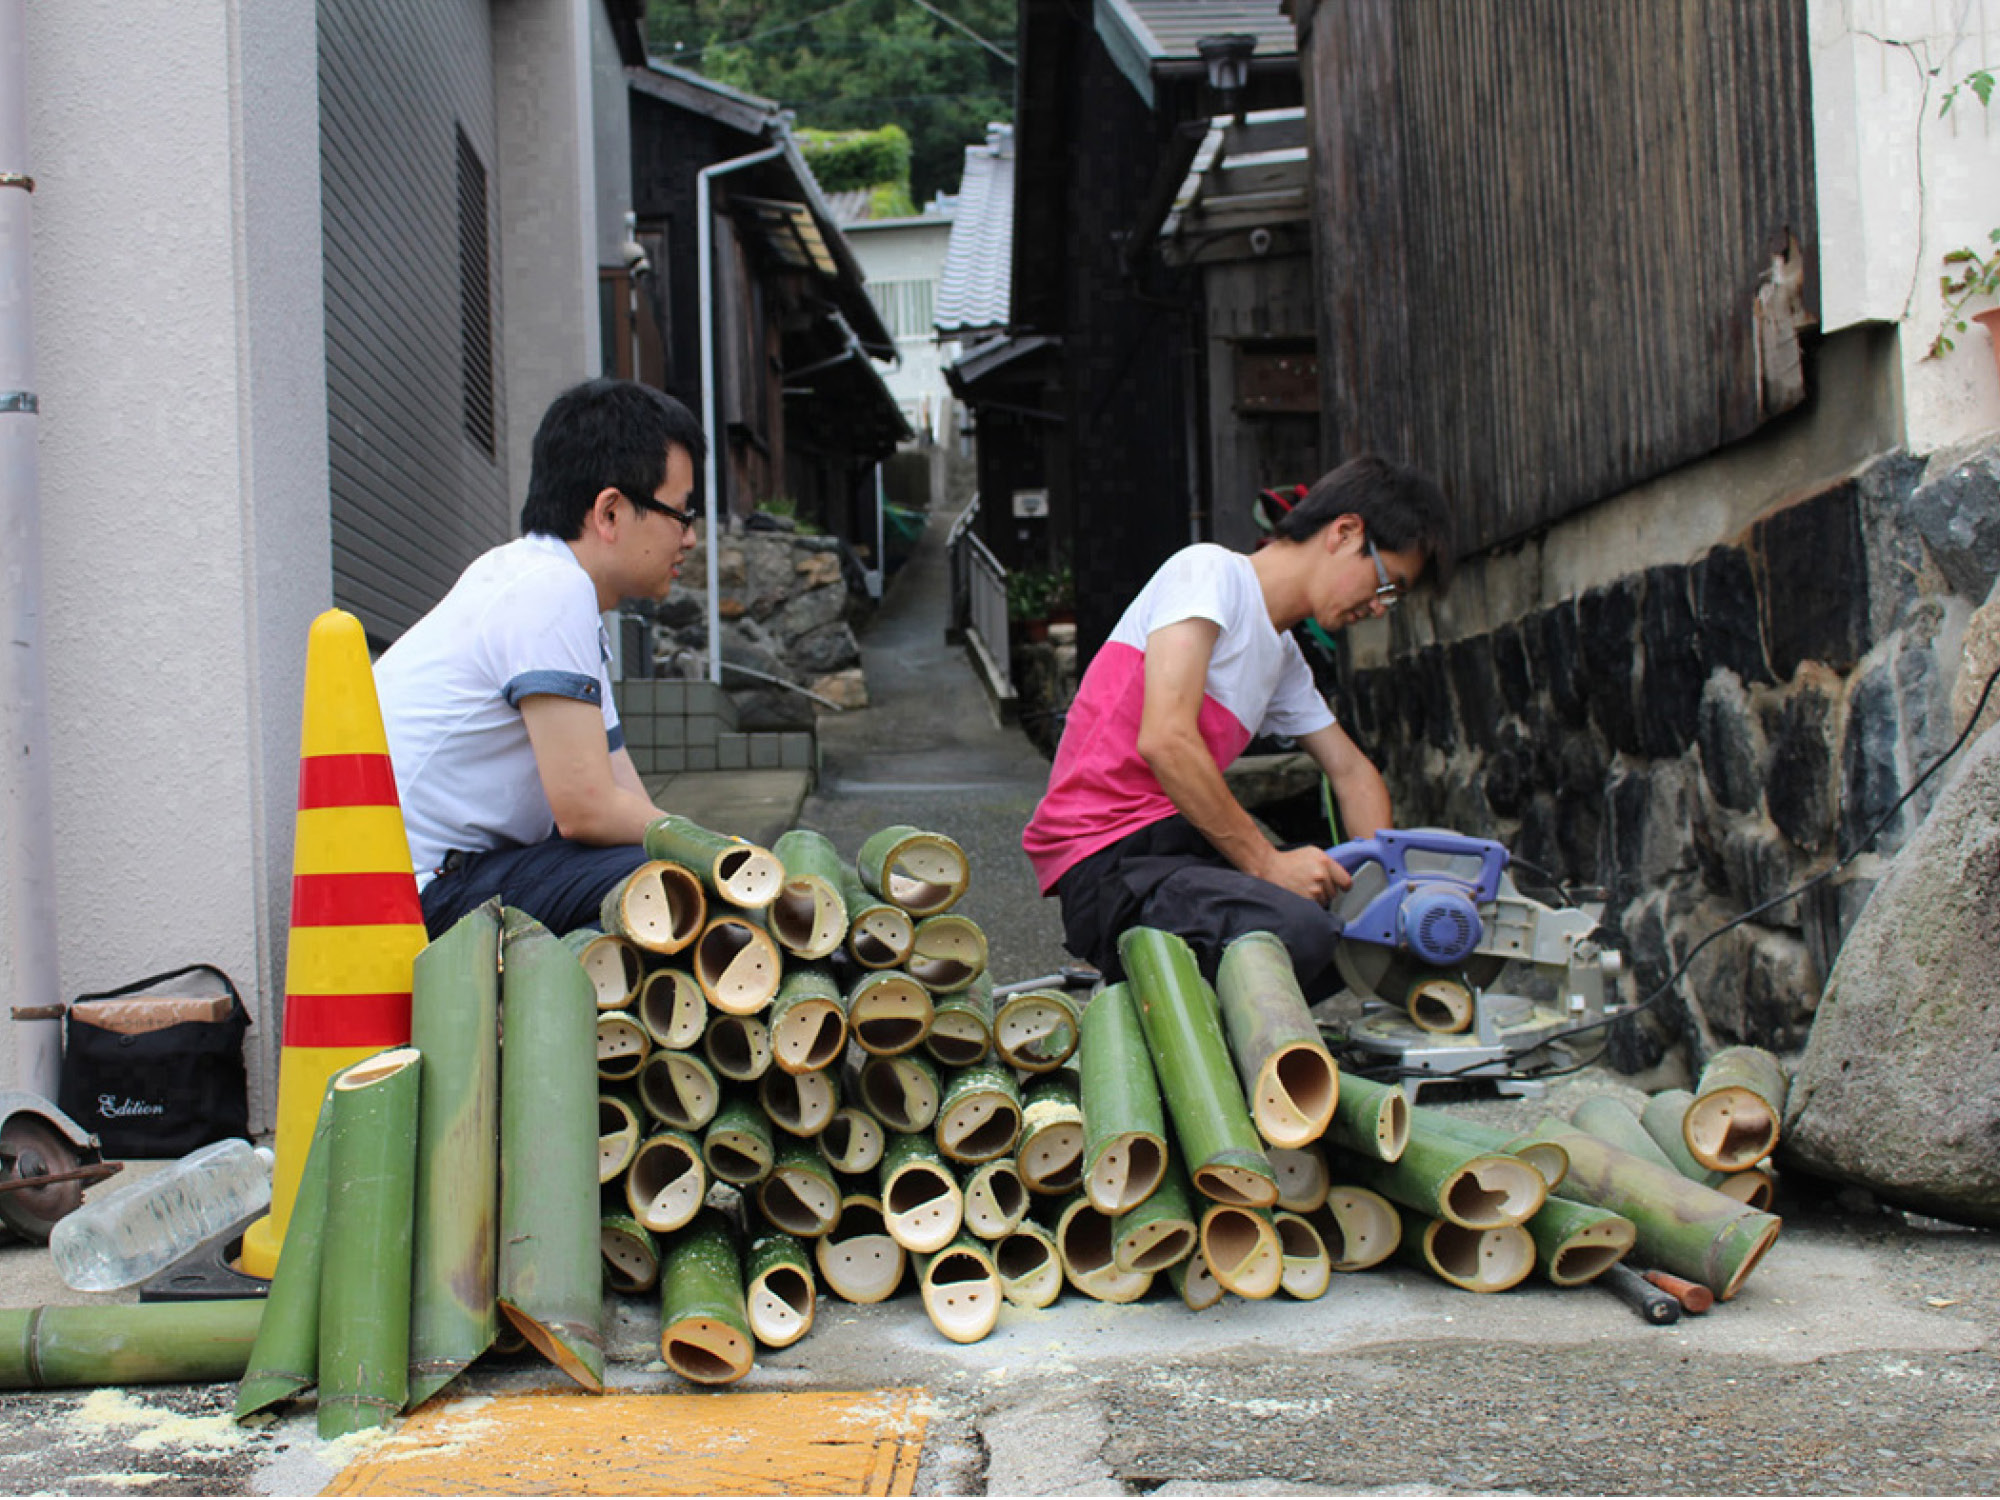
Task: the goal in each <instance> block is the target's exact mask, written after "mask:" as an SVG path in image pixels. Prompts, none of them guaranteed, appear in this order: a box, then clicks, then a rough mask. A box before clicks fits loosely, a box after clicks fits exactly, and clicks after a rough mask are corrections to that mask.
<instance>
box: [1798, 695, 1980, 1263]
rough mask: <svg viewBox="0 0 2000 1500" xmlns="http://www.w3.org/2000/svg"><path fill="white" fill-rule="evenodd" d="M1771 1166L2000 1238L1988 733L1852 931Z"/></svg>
mask: <svg viewBox="0 0 2000 1500" xmlns="http://www.w3.org/2000/svg"><path fill="white" fill-rule="evenodd" d="M1783 1140H1784V1144H1783V1147H1782V1155H1783V1157H1784V1158H1785V1159H1786V1160H1789V1161H1790V1162H1792V1163H1794V1164H1796V1165H1798V1166H1801V1167H1803V1168H1805V1169H1807V1170H1809V1171H1812V1172H1815V1173H1818V1174H1820V1175H1822V1176H1826V1177H1830V1178H1834V1179H1837V1180H1840V1181H1844V1182H1851V1183H1856V1184H1859V1185H1860V1186H1862V1187H1865V1188H1867V1189H1869V1190H1870V1191H1871V1192H1873V1193H1874V1194H1875V1195H1876V1196H1877V1197H1879V1198H1881V1199H1883V1200H1884V1201H1885V1202H1889V1203H1894V1204H1898V1205H1900V1206H1902V1207H1905V1208H1913V1209H1917V1210H1919V1211H1921V1212H1923V1213H1927V1214H1932V1215H1935V1216H1937V1217H1939V1218H1946V1219H1953V1220H1957V1221H1959V1222H1961V1223H1967V1224H1987V1225H1996V1226H2000V728H1994V729H1989V730H1987V731H1986V733H1985V734H1983V735H1982V736H1981V737H1980V738H1979V739H1978V740H1977V741H1975V742H1974V743H1973V746H1972V748H1971V749H1970V750H1969V751H1967V752H1966V758H1965V760H1964V761H1963V762H1962V763H1961V764H1960V765H1959V766H1958V767H1957V769H1956V771H1955V773H1954V774H1953V776H1952V778H1951V781H1950V783H1949V784H1948V785H1947V786H1946V788H1945V789H1944V791H1943V792H1942V793H1941V794H1940V795H1939V797H1938V800H1937V804H1936V805H1935V806H1934V807H1933V808H1932V809H1931V812H1930V815H1929V817H1927V818H1926V819H1925V820H1924V822H1923V824H1922V826H1921V827H1920V828H1919V829H1918V830H1917V832H1916V835H1915V837H1913V838H1912V839H1911V840H1910V842H1909V843H1908V844H1907V845H1906V846H1905V847H1904V849H1903V850H1902V852H1901V853H1900V854H1899V855H1898V856H1897V857H1896V860H1895V863H1894V864H1893V865H1891V866H1890V868H1889V871H1888V873H1887V875H1886V876H1885V877H1884V878H1883V880H1882V882H1881V884H1880V885H1878V886H1877V887H1876V888H1875V892H1874V894H1873V895H1872V896H1871V897H1870V898H1869V901H1868V905H1867V906H1866V907H1865V908H1864V909H1863V910H1862V912H1861V915H1860V917H1859V918H1858V919H1857V920H1856V921H1855V924H1854V929H1853V931H1852V932H1850V933H1849V934H1848V937H1847V941H1846V943H1845V944H1844V945H1843V946H1842V948H1841V950H1840V956H1839V958H1838V959H1837V960H1836V961H1835V963H1834V966H1833V973H1832V975H1831V976H1830V977H1829V978H1828V980H1827V985H1826V992H1825V994H1824V995H1823V996H1822V998H1821V1000H1820V1004H1819V1012H1818V1015H1817V1017H1816V1019H1815V1020H1814V1022H1813V1028H1812V1034H1811V1036H1810V1037H1809V1038H1808V1040H1807V1043H1806V1049H1805V1054H1804V1056H1803V1058H1802V1059H1801V1061H1800V1063H1799V1067H1798V1069H1797V1071H1796V1073H1795V1074H1794V1077H1793V1080H1792V1088H1791V1096H1790V1100H1789V1103H1788V1105H1787V1107H1786V1118H1785V1124H1784V1133H1783Z"/></svg>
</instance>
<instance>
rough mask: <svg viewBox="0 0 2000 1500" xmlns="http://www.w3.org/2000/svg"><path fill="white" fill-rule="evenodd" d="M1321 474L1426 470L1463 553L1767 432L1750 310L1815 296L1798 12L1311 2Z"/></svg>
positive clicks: (1699, 2)
mask: <svg viewBox="0 0 2000 1500" xmlns="http://www.w3.org/2000/svg"><path fill="white" fill-rule="evenodd" d="M1297 13H1298V15H1299V20H1300V52H1301V57H1302V66H1303V67H1304V69H1305V75H1306V86H1307V92H1308V114H1309V128H1310V131H1311V134H1312V150H1313V174H1314V229H1315V235H1316V239H1317V246H1316V248H1317V254H1316V257H1315V259H1316V265H1317V274H1318V276H1319V279H1320V281H1319V292H1320V297H1319V304H1320V329H1319V333H1320V350H1321V391H1322V396H1323V417H1322V435H1323V440H1324V445H1325V452H1326V453H1327V455H1328V456H1329V462H1333V461H1337V460H1338V459H1339V458H1341V457H1344V456H1347V455H1351V454H1353V453H1356V452H1360V451H1364V450H1367V449H1371V448H1372V449H1376V450H1379V451H1385V452H1389V453H1392V454H1397V455H1400V456H1403V457H1405V458H1408V459H1410V460H1412V461H1415V462H1417V463H1419V464H1422V465H1423V466H1425V467H1427V468H1429V469H1431V470H1432V471H1433V472H1435V473H1437V474H1438V475H1439V476H1440V477H1441V478H1442V479H1443V480H1444V481H1445V484H1446V487H1447V490H1448V491H1449V492H1450V493H1451V494H1452V495H1453V496H1454V498H1455V500H1456V501H1457V503H1458V506H1459V511H1460V515H1461V518H1462V519H1461V533H1460V538H1459V540H1460V544H1461V550H1462V551H1467V552H1470V551H1475V550H1479V549H1482V548H1485V547H1490V546H1492V545H1495V544H1497V543H1500V542H1504V541H1507V540H1509V539H1512V538H1516V537H1519V536H1522V535H1524V534H1526V533H1529V532H1532V531H1534V530H1536V529H1538V528H1540V527H1544V526H1546V525H1548V524H1549V523H1551V522H1553V521H1556V520H1558V519H1560V518H1561V517H1563V516H1565V515H1568V514H1570V513H1572V512H1574V511H1576V510H1578V509H1581V508H1582V507H1584V506H1587V505H1589V504H1591V503H1592V502H1594V501H1596V500H1600V499H1602V498H1605V497H1606V496H1609V495H1612V494H1616V493H1618V492H1619V491H1621V490H1624V489H1627V488H1629V487H1631V486H1632V485H1634V484H1636V483H1638V482H1641V481H1643V480H1645V479H1648V478H1651V477H1653V476H1656V475H1658V474H1661V473H1664V472H1666V471H1667V470H1670V469H1673V468H1676V467H1678V466H1680V465H1682V464H1685V463H1687V462H1689V461H1691V460H1694V459H1697V458H1700V457H1702V456H1703V455H1705V454H1707V453H1710V452H1712V451H1714V450H1715V449H1717V448H1719V447H1721V446H1723V445H1724V444H1727V443H1730V442H1732V441H1735V440H1737V439H1739V438H1742V437H1744V436H1746V435H1747V434H1749V433H1750V432H1752V431H1753V430H1755V428H1756V427H1758V426H1759V425H1760V424H1761V423H1762V422H1764V421H1766V420H1768V419H1769V418H1770V417H1771V416H1772V415H1774V414H1775V413H1774V412H1772V411H1770V410H1768V409H1766V408H1767V407H1768V406H1769V405H1770V404H1771V403H1770V402H1769V401H1768V400H1766V399H1765V398H1764V396H1763V389H1762V385H1761V383H1760V381H1759V378H1758V370H1757V363H1756V352H1755V350H1756V332H1755V320H1754V317H1753V307H1754V305H1755V301H1756V294H1757V289H1758V286H1759V282H1760V279H1761V278H1762V277H1763V276H1764V274H1765V273H1766V271H1767V269H1768V268H1769V266H1770V263H1771V258H1772V256H1773V254H1774V253H1777V252H1780V251H1782V250H1783V248H1784V246H1785V244H1786V242H1787V237H1788V236H1791V237H1796V240H1797V241H1798V243H1799V245H1800V246H1801V247H1802V248H1803V250H1804V252H1805V256H1804V263H1805V266H1806V284H1805V287H1804V297H1805V305H1806V307H1807V308H1808V309H1811V308H1813V307H1815V306H1816V304H1817V287H1816V285H1815V283H1814V280H1813V277H1812V275H1811V267H1812V265H1813V263H1814V236H1815V226H1814V220H1813V164H1812V148H1811V104H1810V98H1809V91H1808V78H1807V55H1806V24H1805V5H1804V0H1590V3H1587V4H1585V3H1576V0H1504V3H1503V0H1321V3H1318V4H1316V5H1314V4H1310V3H1306V0H1301V3H1299V4H1298V6H1297Z"/></svg>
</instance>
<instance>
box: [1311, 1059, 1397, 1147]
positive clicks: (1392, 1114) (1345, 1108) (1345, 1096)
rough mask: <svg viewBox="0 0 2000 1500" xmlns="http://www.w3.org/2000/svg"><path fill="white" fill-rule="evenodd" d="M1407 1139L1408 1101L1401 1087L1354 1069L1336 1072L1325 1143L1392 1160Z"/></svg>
mask: <svg viewBox="0 0 2000 1500" xmlns="http://www.w3.org/2000/svg"><path fill="white" fill-rule="evenodd" d="M1409 1140H1410V1101H1409V1100H1408V1099H1407V1098H1405V1097H1404V1095H1403V1091H1402V1090H1401V1089H1399V1088H1397V1087H1395V1086H1394V1085H1393V1084H1387V1083H1377V1082H1376V1081H1375V1080H1374V1079H1372V1078H1362V1077H1360V1076H1359V1075H1357V1074H1354V1073H1342V1074H1341V1075H1340V1096H1339V1097H1338V1098H1337V1099H1335V1100H1334V1102H1333V1119H1332V1120H1331V1121H1329V1122H1328V1124H1327V1127H1326V1142H1327V1144H1328V1145H1330V1146H1338V1147H1340V1148H1341V1149H1342V1150H1343V1151H1352V1152H1353V1153H1354V1154H1355V1155H1357V1156H1368V1157H1373V1158H1374V1159H1375V1160H1376V1161H1394V1160H1396V1158H1397V1157H1399V1156H1401V1155H1402V1154H1403V1148H1404V1147H1405V1146H1406V1145H1408V1144H1409Z"/></svg>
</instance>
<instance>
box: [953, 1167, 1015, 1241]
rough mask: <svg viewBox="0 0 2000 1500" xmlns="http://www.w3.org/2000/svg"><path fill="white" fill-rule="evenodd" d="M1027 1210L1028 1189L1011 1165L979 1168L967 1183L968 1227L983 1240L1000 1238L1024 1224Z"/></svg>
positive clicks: (966, 1209)
mask: <svg viewBox="0 0 2000 1500" xmlns="http://www.w3.org/2000/svg"><path fill="white" fill-rule="evenodd" d="M1027 1214H1028V1189H1027V1186H1026V1185H1025V1184H1024V1183H1023V1182H1022V1181H1021V1176H1020V1173H1018V1172H1017V1171H1015V1170H1014V1169H1013V1167H1012V1166H1011V1165H1007V1164H1004V1163H1003V1164H997V1165H996V1166H994V1167H993V1168H992V1169H990V1170H986V1171H981V1172H977V1173H975V1174H974V1175H973V1178H972V1181H970V1182H969V1183H967V1184H966V1186H965V1227H966V1228H967V1229H970V1230H971V1231H972V1232H973V1233H974V1234H976V1235H978V1236H979V1237H980V1238H981V1239H982V1240H997V1239H1000V1238H1002V1237H1003V1236H1005V1235H1009V1234H1012V1233H1013V1232H1014V1231H1015V1230H1016V1229H1019V1228H1020V1227H1021V1221H1022V1220H1023V1219H1024V1218H1026V1217H1027Z"/></svg>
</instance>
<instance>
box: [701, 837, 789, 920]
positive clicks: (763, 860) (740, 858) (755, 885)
mask: <svg viewBox="0 0 2000 1500" xmlns="http://www.w3.org/2000/svg"><path fill="white" fill-rule="evenodd" d="M784 883H785V867H784V866H783V865H781V864H779V863H778V861H777V859H776V858H775V857H773V856H772V855H771V854H769V853H768V852H767V851H765V850H763V849H759V848H757V847H756V846H755V845H752V844H744V845H742V846H741V847H738V848H734V849H725V850H724V851H723V852H722V853H721V854H719V855H717V856H716V860H715V888H716V889H717V890H719V891H721V892H722V894H723V895H725V896H727V897H728V898H729V899H730V900H731V901H733V902H735V903H736V904H737V905H738V906H743V907H748V908H750V909H751V910H753V911H754V910H756V909H757V908H759V907H765V906H769V905H770V904H771V903H772V901H774V900H775V899H777V895H778V891H779V889H780V888H781V887H782V886H783V885H784Z"/></svg>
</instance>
